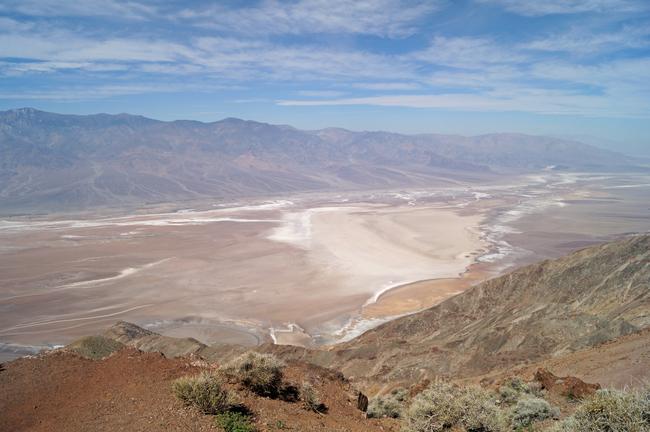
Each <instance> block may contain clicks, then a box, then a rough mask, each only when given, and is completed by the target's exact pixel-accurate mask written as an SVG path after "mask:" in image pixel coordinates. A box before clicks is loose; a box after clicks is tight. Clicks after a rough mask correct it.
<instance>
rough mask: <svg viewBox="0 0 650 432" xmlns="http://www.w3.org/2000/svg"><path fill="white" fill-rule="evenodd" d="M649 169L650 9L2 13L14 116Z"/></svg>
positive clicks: (357, 5) (616, 2)
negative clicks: (303, 134)
mask: <svg viewBox="0 0 650 432" xmlns="http://www.w3.org/2000/svg"><path fill="white" fill-rule="evenodd" d="M22 106H32V107H36V108H40V109H44V110H50V111H56V112H64V113H80V114H84V113H96V112H109V113H118V112H130V113H135V114H142V115H146V116H149V117H153V118H159V119H165V120H170V119H178V118H187V119H197V120H203V121H213V120H218V119H221V118H224V117H231V116H234V117H241V118H246V119H253V120H260V121H268V122H273V123H286V124H291V125H294V126H297V127H300V128H320V127H326V126H341V127H347V128H350V129H355V130H364V129H365V130H368V129H371V130H376V129H382V130H393V131H398V132H409V133H412V132H441V133H459V134H465V135H472V134H480V133H488V132H525V133H535V134H550V135H558V136H573V137H582V138H584V137H585V136H590V137H594V138H597V139H598V141H599V143H601V142H605V143H608V144H607V145H609V146H610V147H613V148H620V149H622V150H625V151H628V152H631V153H637V154H650V140H649V139H648V138H647V137H649V136H650V1H648V0H542V1H539V0H457V1H454V0H428V1H416V0H372V1H371V0H357V1H342V0H296V1H271V0H268V1H267V0H264V1H215V2H199V1H178V2H176V1H169V0H168V1H156V2H154V1H140V0H132V1H116V0H85V1H84V0H78V1H57V0H2V2H0V109H9V108H15V107H22Z"/></svg>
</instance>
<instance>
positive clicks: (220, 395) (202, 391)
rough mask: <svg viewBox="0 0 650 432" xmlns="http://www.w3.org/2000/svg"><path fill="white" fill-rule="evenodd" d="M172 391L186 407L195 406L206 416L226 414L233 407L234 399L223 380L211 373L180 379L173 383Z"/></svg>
mask: <svg viewBox="0 0 650 432" xmlns="http://www.w3.org/2000/svg"><path fill="white" fill-rule="evenodd" d="M172 390H173V392H174V394H175V395H176V397H178V398H179V399H180V400H182V401H183V402H184V403H185V404H186V405H191V406H195V407H197V408H198V409H200V410H201V411H202V412H203V413H205V414H220V413H224V412H226V411H227V410H229V409H230V408H231V407H232V405H233V398H232V396H231V395H230V393H229V392H228V390H226V389H225V388H224V386H223V383H222V382H221V379H220V378H219V377H218V376H217V375H215V374H213V373H209V372H202V373H201V374H200V375H197V376H191V377H182V378H178V379H177V380H175V381H174V382H173V383H172Z"/></svg>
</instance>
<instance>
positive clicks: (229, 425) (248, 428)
mask: <svg viewBox="0 0 650 432" xmlns="http://www.w3.org/2000/svg"><path fill="white" fill-rule="evenodd" d="M217 425H218V426H220V427H221V428H222V429H223V430H224V431H225V432H255V426H254V425H253V424H252V423H251V421H250V420H249V419H248V417H247V416H245V415H244V414H242V413H239V412H225V413H222V414H219V415H217Z"/></svg>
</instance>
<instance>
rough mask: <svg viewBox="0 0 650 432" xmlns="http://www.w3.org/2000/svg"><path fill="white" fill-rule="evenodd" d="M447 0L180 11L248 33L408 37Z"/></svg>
mask: <svg viewBox="0 0 650 432" xmlns="http://www.w3.org/2000/svg"><path fill="white" fill-rule="evenodd" d="M444 3H445V0H355V1H348V0H299V1H294V2H287V1H279V0H263V1H262V2H261V3H260V4H259V5H256V6H252V7H239V8H232V7H228V6H226V5H222V4H221V5H220V4H216V5H213V6H210V7H208V8H206V9H196V8H195V9H185V10H183V11H181V12H179V13H178V14H177V15H176V17H177V19H180V20H188V21H190V22H193V23H195V24H197V25H201V26H204V27H208V28H213V29H218V30H224V31H229V32H234V33H238V34H246V35H261V34H267V35H268V34H305V33H352V34H370V35H377V36H386V37H396V38H399V37H406V36H409V35H412V34H414V33H415V32H416V31H417V25H418V24H419V23H420V22H421V21H422V20H423V19H424V18H425V17H426V16H427V15H429V14H431V13H433V12H435V11H437V10H438V9H440V8H441V7H442V5H443V4H444Z"/></svg>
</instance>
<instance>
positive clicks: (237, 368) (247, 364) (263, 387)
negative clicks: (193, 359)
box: [223, 351, 285, 396]
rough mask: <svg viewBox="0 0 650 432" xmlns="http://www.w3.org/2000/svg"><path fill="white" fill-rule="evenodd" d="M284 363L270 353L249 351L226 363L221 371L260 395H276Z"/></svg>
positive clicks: (279, 386) (280, 383)
mask: <svg viewBox="0 0 650 432" xmlns="http://www.w3.org/2000/svg"><path fill="white" fill-rule="evenodd" d="M284 367H285V364H284V362H283V361H282V360H280V359H278V358H277V357H275V356H274V355H271V354H260V353H257V352H255V351H249V352H247V353H245V354H242V355H241V356H239V357H237V358H235V359H234V360H232V361H231V362H230V363H228V364H227V365H226V366H225V367H224V369H223V371H224V373H225V374H226V375H228V376H229V377H231V378H234V379H236V380H237V381H239V382H241V383H242V384H243V385H244V386H246V387H248V388H249V389H251V390H252V391H254V392H255V393H258V394H260V395H271V396H273V395H277V394H278V393H279V391H280V388H281V385H282V374H283V369H284Z"/></svg>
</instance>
